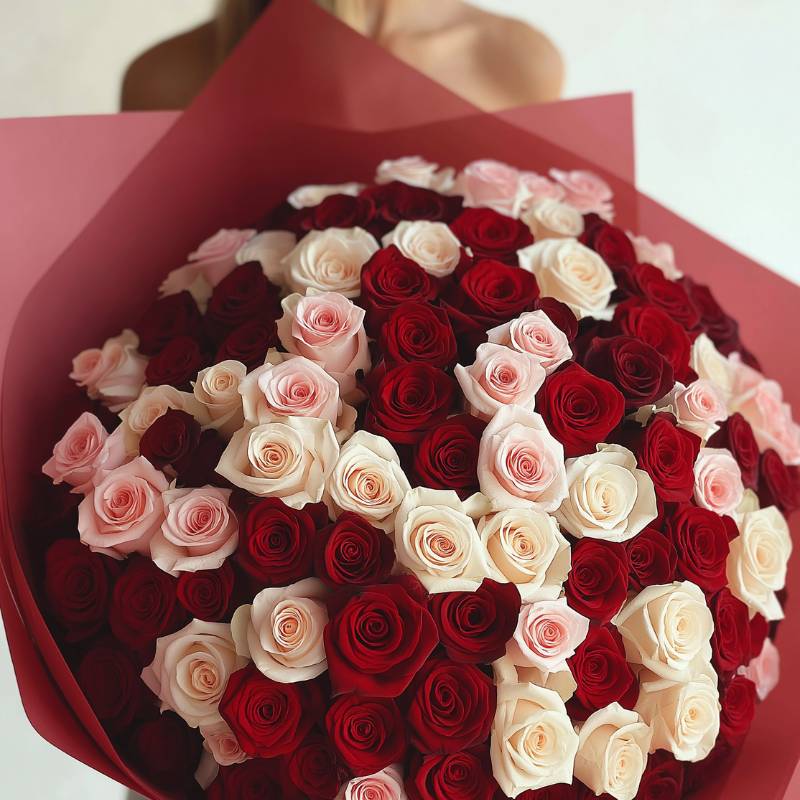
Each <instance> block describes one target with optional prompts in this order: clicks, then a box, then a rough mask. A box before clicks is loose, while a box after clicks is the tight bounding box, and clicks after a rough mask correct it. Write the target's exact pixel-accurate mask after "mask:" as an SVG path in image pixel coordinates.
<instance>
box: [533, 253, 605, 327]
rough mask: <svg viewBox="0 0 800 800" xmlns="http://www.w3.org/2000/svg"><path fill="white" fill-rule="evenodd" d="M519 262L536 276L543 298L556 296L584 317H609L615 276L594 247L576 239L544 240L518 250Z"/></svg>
mask: <svg viewBox="0 0 800 800" xmlns="http://www.w3.org/2000/svg"><path fill="white" fill-rule="evenodd" d="M518 255H519V265H520V266H521V267H522V268H523V269H526V270H528V272H532V273H533V274H534V275H535V276H536V281H537V282H538V284H539V290H540V291H541V293H542V296H543V297H555V298H556V300H560V301H561V302H562V303H566V304H567V305H568V306H569V307H570V308H571V309H572V310H573V311H574V312H575V314H576V316H577V317H578V318H581V317H590V316H591V317H597V318H600V319H604V318H606V317H610V314H609V310H608V304H609V301H610V300H611V293H612V292H613V291H614V289H615V288H616V284H615V283H614V276H613V275H612V274H611V270H610V269H609V268H608V267H607V266H606V263H605V261H603V259H602V258H600V256H599V255H597V253H595V252H594V250H590V249H589V248H588V247H585V246H584V245H582V244H581V243H580V242H578V240H577V239H573V238H565V239H545V240H544V241H541V242H536V243H534V244H532V245H529V246H528V247H525V248H523V249H522V250H520V251H519V252H518Z"/></svg>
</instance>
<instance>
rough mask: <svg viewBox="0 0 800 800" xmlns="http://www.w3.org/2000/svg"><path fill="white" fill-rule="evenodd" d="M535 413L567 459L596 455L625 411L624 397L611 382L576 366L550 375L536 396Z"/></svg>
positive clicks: (570, 365) (569, 366) (571, 365)
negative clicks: (559, 444)
mask: <svg viewBox="0 0 800 800" xmlns="http://www.w3.org/2000/svg"><path fill="white" fill-rule="evenodd" d="M536 410H537V411H538V412H539V413H540V414H541V415H542V417H543V418H544V421H545V423H546V424H547V428H548V430H549V431H550V433H552V434H553V436H555V438H556V439H558V441H559V442H561V443H562V444H563V445H564V453H565V454H566V456H567V457H572V456H582V455H585V454H586V453H592V452H594V449H595V445H597V444H599V443H600V442H606V441H608V436H609V434H610V433H611V431H613V430H614V428H616V427H617V425H619V423H620V421H621V420H622V415H623V414H624V412H625V398H624V397H623V396H622V395H621V394H620V392H619V390H618V389H617V388H616V387H615V386H614V385H613V384H611V383H609V382H608V381H606V380H603V379H602V378H598V377H596V376H595V375H592V373H591V372H587V371H586V370H585V369H584V368H583V367H580V366H578V365H577V364H568V365H567V366H566V367H565V368H564V369H561V370H558V371H557V372H554V373H553V374H552V375H550V376H548V377H547V379H546V380H545V382H544V385H543V386H542V388H541V389H540V390H539V394H538V395H537V397H536Z"/></svg>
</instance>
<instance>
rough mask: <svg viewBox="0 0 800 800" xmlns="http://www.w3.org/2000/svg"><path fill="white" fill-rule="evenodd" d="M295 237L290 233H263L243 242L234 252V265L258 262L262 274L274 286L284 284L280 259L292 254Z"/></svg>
mask: <svg viewBox="0 0 800 800" xmlns="http://www.w3.org/2000/svg"><path fill="white" fill-rule="evenodd" d="M296 244H297V237H296V236H295V235H294V234H293V233H291V232H290V231H263V232H262V233H258V234H256V235H255V236H254V237H253V238H252V239H250V241H247V242H245V243H244V244H243V245H242V246H241V247H240V248H239V249H238V250H237V251H236V263H237V264H246V263H247V262H248V261H258V263H259V264H261V270H262V272H263V273H264V274H265V275H266V276H267V278H268V279H269V280H270V281H272V283H274V284H275V285H276V286H283V285H284V284H285V283H286V271H285V270H284V268H283V265H282V264H281V259H283V258H284V257H285V256H287V255H288V254H289V253H291V252H292V250H293V248H294V246H295V245H296Z"/></svg>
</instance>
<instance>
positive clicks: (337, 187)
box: [286, 181, 364, 209]
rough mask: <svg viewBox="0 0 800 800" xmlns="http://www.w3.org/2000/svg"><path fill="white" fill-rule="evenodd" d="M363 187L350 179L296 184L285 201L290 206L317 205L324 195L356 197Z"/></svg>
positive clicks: (307, 206) (308, 206) (306, 206)
mask: <svg viewBox="0 0 800 800" xmlns="http://www.w3.org/2000/svg"><path fill="white" fill-rule="evenodd" d="M363 188H364V184H363V183H356V182H355V181H350V182H348V183H319V184H307V185H305V186H298V187H297V189H295V190H294V191H293V192H292V193H291V194H290V195H289V196H288V197H287V198H286V201H287V202H288V203H289V205H290V206H291V207H292V208H297V209H300V208H310V207H311V206H318V205H319V204H320V203H321V202H322V201H323V200H324V199H325V198H326V197H330V196H331V195H334V194H346V195H349V196H350V197H356V196H357V195H358V194H359V192H360V191H361V190H362V189H363Z"/></svg>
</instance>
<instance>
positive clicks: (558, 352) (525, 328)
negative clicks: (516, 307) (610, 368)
mask: <svg viewBox="0 0 800 800" xmlns="http://www.w3.org/2000/svg"><path fill="white" fill-rule="evenodd" d="M488 336H489V341H490V342H493V343H494V344H504V345H506V347H511V348H513V349H514V350H518V351H519V352H521V353H530V355H532V356H533V357H534V358H536V359H537V360H538V361H539V363H540V364H541V365H542V367H543V368H544V371H545V372H546V373H547V374H548V375H549V374H550V373H551V372H553V371H554V370H555V369H556V367H558V366H560V365H561V364H563V363H564V362H565V361H569V359H570V358H572V350H570V346H569V340H568V339H567V336H566V334H565V333H564V332H563V331H562V330H561V329H560V328H559V327H557V326H556V324H555V323H554V322H553V321H552V320H551V319H550V317H549V316H547V314H545V312H544V311H526V312H525V313H524V314H521V315H520V316H519V317H517V318H516V319H514V320H512V321H511V322H506V323H505V324H503V325H499V326H497V327H495V328H492V329H491V330H490V331H488Z"/></svg>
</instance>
